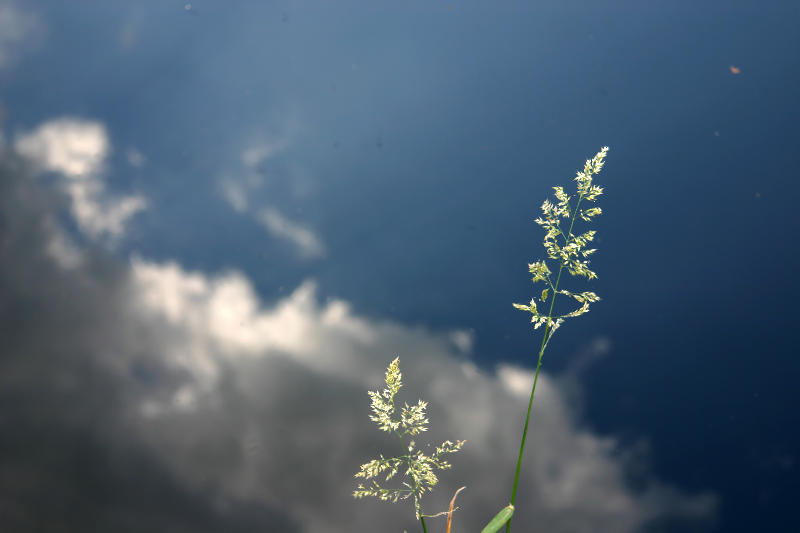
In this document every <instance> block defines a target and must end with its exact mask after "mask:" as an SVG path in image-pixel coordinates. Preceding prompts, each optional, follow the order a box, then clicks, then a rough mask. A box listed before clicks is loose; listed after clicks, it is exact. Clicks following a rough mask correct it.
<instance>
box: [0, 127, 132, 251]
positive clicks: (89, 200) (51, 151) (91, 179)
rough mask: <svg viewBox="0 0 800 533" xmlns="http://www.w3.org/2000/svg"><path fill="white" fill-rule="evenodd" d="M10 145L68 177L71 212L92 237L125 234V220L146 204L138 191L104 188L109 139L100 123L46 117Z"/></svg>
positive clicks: (43, 166) (67, 189)
mask: <svg viewBox="0 0 800 533" xmlns="http://www.w3.org/2000/svg"><path fill="white" fill-rule="evenodd" d="M14 147H15V148H16V151H17V152H18V153H20V154H21V155H23V156H25V157H27V158H29V159H30V160H32V161H34V162H35V163H37V164H38V165H39V167H40V168H41V169H42V170H46V171H50V172H58V173H60V174H62V175H64V176H65V177H66V178H67V181H66V183H65V185H64V189H65V191H66V193H67V194H68V195H69V196H70V198H71V200H72V214H73V216H74V217H75V220H76V221H77V223H78V225H79V227H80V228H81V230H83V232H84V233H85V234H87V235H88V236H90V237H92V238H94V239H98V238H102V237H107V238H109V239H110V240H111V242H114V241H115V240H116V239H118V238H120V237H121V236H122V235H123V234H124V231H125V224H126V223H127V222H128V220H129V219H130V218H131V217H133V215H135V214H136V213H138V212H140V211H143V210H144V209H146V207H147V201H146V200H145V198H144V197H143V196H141V195H130V196H123V197H119V198H109V197H108V196H107V195H106V194H105V193H104V189H105V186H104V183H103V181H102V176H103V172H104V170H105V169H104V166H105V161H106V158H107V157H108V154H109V152H110V150H111V143H110V142H109V139H108V134H107V132H106V128H105V126H104V125H103V124H102V123H100V122H96V121H86V120H80V119H74V118H60V119H55V120H51V121H49V122H45V123H44V124H42V125H41V126H39V127H38V128H36V129H35V130H33V131H32V132H30V133H27V134H24V135H20V136H18V137H17V139H16V142H15V144H14Z"/></svg>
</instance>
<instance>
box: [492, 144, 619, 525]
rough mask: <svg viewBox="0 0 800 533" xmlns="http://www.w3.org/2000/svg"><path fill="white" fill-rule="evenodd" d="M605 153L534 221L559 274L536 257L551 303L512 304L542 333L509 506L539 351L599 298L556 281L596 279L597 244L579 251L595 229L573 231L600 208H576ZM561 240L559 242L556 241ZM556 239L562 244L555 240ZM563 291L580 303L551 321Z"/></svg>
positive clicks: (534, 266) (597, 191) (595, 191)
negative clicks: (592, 260) (542, 307)
mask: <svg viewBox="0 0 800 533" xmlns="http://www.w3.org/2000/svg"><path fill="white" fill-rule="evenodd" d="M607 153H608V147H607V146H604V147H603V148H602V150H600V151H599V152H598V153H597V154H596V155H595V156H594V157H593V158H592V159H587V160H586V164H585V165H584V167H583V171H582V172H578V175H577V176H576V177H575V181H577V182H578V191H577V195H578V197H577V201H576V203H575V207H574V208H573V207H572V206H571V205H570V200H571V199H572V197H570V196H569V195H567V194H566V193H565V192H564V188H563V187H553V190H554V191H555V197H556V203H555V204H553V203H551V202H550V201H549V200H545V201H544V203H543V204H542V214H543V215H544V218H541V217H539V218H537V219H536V223H537V224H539V225H540V226H542V227H543V228H544V229H545V230H546V233H545V237H544V247H545V250H546V251H547V256H548V258H549V259H552V260H556V261H558V274H557V275H556V281H555V283H553V282H552V280H551V277H550V274H551V272H550V269H549V268H548V266H547V261H546V260H540V261H537V262H535V263H531V264H530V265H528V270H529V272H530V273H531V274H533V282H534V283H537V282H539V281H542V282H545V283H546V284H547V287H546V288H545V289H544V290H543V291H542V294H541V296H540V298H539V300H540V301H541V302H543V303H546V302H547V300H548V296H550V295H549V294H548V293H549V291H550V290H552V291H553V293H552V296H550V297H549V300H550V308H549V310H548V311H547V314H546V315H544V314H540V313H539V311H538V310H537V308H536V299H535V298H534V299H531V302H530V304H528V305H524V304H514V307H516V308H517V309H520V310H523V311H528V312H530V313H531V314H532V315H533V316H532V318H531V322H533V324H534V328H539V327H540V326H542V325H544V334H543V335H542V343H541V346H540V347H539V358H538V361H537V362H536V374H535V375H534V377H533V385H532V386H531V395H530V398H529V399H528V412H527V413H526V414H525V424H524V425H523V426H522V439H521V440H520V444H519V456H518V457H517V467H516V469H515V470H514V485H513V487H512V489H511V505H516V501H517V488H518V486H519V473H520V470H521V469H522V455H523V454H524V452H525V441H526V439H527V437H528V425H529V424H530V420H531V411H532V409H533V396H534V394H535V393H536V383H537V382H538V381H539V370H541V367H542V358H543V357H544V351H545V349H546V348H547V344H548V342H550V338H551V337H552V336H553V333H555V331H556V329H558V327H559V326H560V325H561V324H562V323H563V321H564V319H565V318H572V317H576V316H579V315H582V314H584V313H586V312H588V311H589V303H591V302H596V301H598V300H600V297H598V296H597V295H596V294H595V293H593V292H582V293H573V292H570V291H568V290H564V289H561V290H559V284H560V283H561V274H563V272H564V269H565V268H566V269H567V271H568V272H569V273H570V274H571V275H573V276H578V277H585V278H587V279H588V280H591V279H595V278H597V274H595V273H594V272H593V271H591V270H589V267H588V265H589V261H588V259H586V258H587V257H589V256H590V255H592V254H593V253H594V252H595V251H596V249H588V250H584V248H585V247H586V245H587V244H588V243H589V242H591V241H593V240H594V236H595V231H594V230H592V231H587V232H585V233H583V234H581V235H575V234H574V233H572V230H573V228H574V227H575V220H577V218H578V217H579V216H580V218H581V219H582V220H584V221H586V222H590V221H591V220H592V218H593V217H595V216H597V215H599V214H601V213H602V210H601V209H600V208H599V207H591V208H589V209H581V203H582V202H584V201H587V202H594V201H595V200H597V198H598V197H599V196H600V195H602V194H603V189H602V188H601V187H598V186H597V185H593V184H592V176H594V175H596V174H598V173H599V172H600V171H601V170H602V168H603V164H604V163H605V157H606V154H607ZM561 218H568V219H569V229H568V230H567V231H566V233H565V232H564V230H563V229H562V228H561V220H560V219H561ZM561 241H563V243H561ZM560 243H561V244H560ZM559 294H562V295H564V296H569V297H572V298H573V299H575V300H577V301H578V303H580V304H581V306H580V307H579V308H578V309H576V310H574V311H572V312H570V313H567V314H565V315H561V316H557V317H555V318H556V319H555V320H553V309H554V308H555V303H556V297H557V296H558V295H559ZM510 532H511V519H510V518H509V520H508V522H507V523H506V533H510Z"/></svg>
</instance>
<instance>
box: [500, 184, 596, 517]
mask: <svg viewBox="0 0 800 533" xmlns="http://www.w3.org/2000/svg"><path fill="white" fill-rule="evenodd" d="M581 200H583V195H581V196H579V197H578V203H577V204H575V211H573V213H572V220H571V221H570V224H569V231H567V235H566V236H565V240H566V242H565V244H564V246H566V245H567V244H569V241H570V236H571V235H572V226H573V225H575V217H576V216H577V214H578V208H579V207H580V205H581ZM562 235H563V233H562ZM563 270H564V261H561V266H560V267H559V268H558V276H557V277H556V284H555V287H554V288H553V297H552V298H551V299H550V310H549V311H548V313H547V323H546V325H545V327H544V335H542V345H541V346H540V347H539V361H538V362H537V363H536V375H534V377H533V386H532V387H531V397H530V399H528V413H527V414H526V415H525V425H524V426H523V427H522V441H521V442H520V444H519V457H518V458H517V468H516V470H515V471H514V487H513V488H512V489H511V505H516V501H517V485H518V484H519V472H520V470H521V469H522V454H523V453H524V452H525V440H526V439H527V437H528V424H529V423H530V420H531V409H532V408H533V394H534V393H535V392H536V383H537V382H538V381H539V370H540V369H541V367H542V357H543V356H544V349H545V348H546V347H547V341H548V340H549V336H550V335H551V334H552V333H551V331H550V320H551V319H552V318H553V307H554V306H555V304H556V296H557V294H558V283H559V282H560V281H561V273H562V272H563ZM506 533H511V519H510V518H509V520H508V522H506Z"/></svg>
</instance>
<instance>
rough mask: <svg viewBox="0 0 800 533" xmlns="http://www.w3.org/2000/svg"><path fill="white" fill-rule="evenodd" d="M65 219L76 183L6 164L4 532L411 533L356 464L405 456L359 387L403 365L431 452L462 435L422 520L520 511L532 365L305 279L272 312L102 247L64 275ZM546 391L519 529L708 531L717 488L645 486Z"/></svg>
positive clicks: (226, 279) (626, 457)
mask: <svg viewBox="0 0 800 533" xmlns="http://www.w3.org/2000/svg"><path fill="white" fill-rule="evenodd" d="M68 214H69V200H68V198H67V197H66V196H64V195H63V193H59V192H58V189H55V188H50V187H49V186H45V185H43V184H38V183H37V181H36V179H35V176H34V175H33V174H32V171H31V170H30V169H29V168H28V167H27V164H26V162H24V161H23V160H21V159H20V158H19V157H18V156H17V155H16V154H14V153H12V152H6V153H5V154H4V155H3V158H2V163H0V338H2V352H1V353H0V522H2V523H3V524H4V527H3V531H11V532H13V531H35V530H46V531H86V530H94V531H167V532H172V531H175V532H178V531H192V532H206V531H208V532H211V531H220V532H222V531H225V532H231V531H233V532H236V531H248V532H250V531H256V530H258V531H304V532H310V533H318V532H323V531H325V532H352V531H375V530H377V529H379V528H380V529H387V528H388V529H389V530H392V531H398V532H399V531H402V530H403V529H404V528H405V529H407V530H409V531H412V530H415V525H414V523H413V510H412V507H411V505H410V504H407V505H388V504H383V503H380V502H373V501H354V500H353V498H352V496H351V493H352V490H353V488H354V486H355V480H354V479H353V474H354V473H355V472H356V471H357V469H358V466H359V465H360V464H361V463H363V462H366V461H367V460H368V459H370V458H372V457H373V456H375V455H377V454H378V453H379V452H386V453H392V452H393V451H395V450H393V449H392V446H393V445H394V443H392V442H391V441H390V440H387V439H386V438H384V436H383V434H381V433H380V432H379V431H378V430H377V429H376V428H375V426H374V424H372V423H371V422H370V421H369V420H368V414H369V407H368V405H369V404H368V398H367V395H366V390H367V389H378V388H381V386H382V375H383V371H384V369H385V367H386V364H387V363H388V362H389V361H390V360H391V359H392V358H393V357H394V356H395V355H398V356H400V365H401V370H402V371H403V373H404V382H405V383H406V387H405V388H404V389H403V391H401V395H402V399H403V400H407V401H409V402H412V401H415V400H416V399H417V398H419V397H421V398H423V399H425V400H428V401H429V402H430V407H429V413H430V419H431V427H432V429H431V431H430V432H429V435H427V437H429V438H426V439H420V442H431V443H433V444H438V443H439V442H441V440H444V439H451V440H453V439H466V440H467V444H466V446H465V448H464V450H463V451H462V452H460V453H459V454H457V455H456V456H454V457H453V461H452V462H453V464H454V468H453V470H451V471H448V472H446V473H444V474H443V476H442V480H441V484H440V486H439V487H438V489H437V490H436V492H435V493H434V494H433V495H430V496H429V497H426V499H425V500H424V505H425V510H426V512H429V513H434V512H437V511H441V510H443V509H445V508H446V504H447V502H448V501H449V499H450V497H451V496H452V494H453V492H454V491H455V490H456V489H457V488H458V487H459V486H462V485H466V486H467V490H466V491H465V492H464V493H462V494H461V495H460V496H459V502H458V503H459V505H460V506H461V508H462V510H461V511H459V512H458V515H457V517H456V521H455V526H454V527H455V531H476V530H478V529H479V528H480V527H481V526H482V525H483V523H484V522H486V521H487V520H488V518H490V517H491V515H493V514H494V513H495V512H496V511H497V510H498V509H499V508H500V507H502V506H503V505H505V504H506V503H507V498H508V490H509V485H510V483H509V482H510V478H511V474H512V472H511V470H512V468H513V461H514V458H515V454H516V450H515V448H517V447H518V438H519V431H520V423H521V417H522V414H523V413H524V408H525V405H526V401H527V388H528V387H529V383H530V379H531V377H532V374H531V373H530V371H529V370H526V369H521V368H516V367H510V366H503V365H501V366H500V367H498V368H497V369H496V372H494V373H490V372H486V371H484V370H481V369H479V368H476V367H475V366H474V365H472V364H471V363H470V362H469V350H470V349H471V348H470V346H471V339H470V337H469V335H468V334H467V333H466V332H463V331H431V330H428V329H426V328H423V327H411V326H407V325H404V324H400V323H395V322H387V321H377V320H373V319H370V318H369V317H364V316H359V315H358V314H356V313H355V312H354V311H353V310H352V309H351V308H350V306H349V305H348V304H347V302H345V301H343V300H331V301H328V302H324V303H323V302H319V301H318V299H317V297H316V295H315V287H314V283H313V282H306V283H304V284H302V285H300V286H299V287H298V288H297V289H296V290H295V291H294V292H293V293H292V294H291V295H289V296H287V297H285V298H283V299H281V300H279V301H276V302H272V303H268V302H264V301H262V300H261V298H260V297H259V295H258V294H257V293H256V292H255V289H254V288H253V286H252V284H251V283H250V281H249V280H248V279H247V278H246V277H245V276H244V275H242V274H241V273H239V272H237V271H235V270H230V271H225V272H219V273H213V274H211V273H204V272H192V271H189V270H187V269H186V268H184V267H183V266H182V265H181V264H180V263H179V262H177V261H173V262H165V263H157V262H153V261H150V260H148V259H146V258H142V257H136V256H134V257H133V258H132V259H131V260H130V261H127V262H126V261H123V260H120V259H119V258H115V257H112V256H110V255H109V254H108V252H106V251H104V250H103V249H101V248H99V247H98V245H96V244H94V243H93V242H92V241H88V242H87V243H85V244H83V245H82V247H80V248H78V251H77V252H76V253H79V254H80V256H81V260H80V261H78V262H72V263H70V264H69V265H66V266H65V265H64V264H63V262H59V261H58V260H57V257H54V255H53V253H51V251H52V249H53V248H52V242H53V240H54V239H58V238H59V234H58V232H57V231H56V229H55V228H58V227H60V226H59V224H60V223H59V220H61V218H62V217H65V216H68ZM598 346H599V347H600V348H598V349H599V350H607V349H608V346H607V343H603V342H600V343H598ZM539 386H540V387H541V389H539V390H540V392H541V395H540V396H539V395H538V393H537V401H536V407H535V413H536V414H535V418H534V422H533V426H532V433H531V434H530V437H529V438H530V441H529V443H530V447H529V448H528V450H529V451H528V453H527V456H526V465H525V468H524V472H523V478H522V479H523V482H522V486H521V489H520V500H519V501H518V504H519V505H518V508H519V510H520V511H519V513H518V516H517V518H516V519H515V525H516V527H517V528H518V530H520V531H530V530H532V529H534V528H536V529H537V530H542V531H552V532H558V531H565V532H566V531H570V532H575V531H578V532H580V531H586V532H588V531H592V532H600V533H602V532H612V531H613V532H615V533H616V532H626V531H631V532H632V531H646V530H648V528H651V527H656V526H657V525H658V524H663V523H668V522H671V521H683V522H685V523H686V524H687V525H694V526H699V527H703V526H708V525H709V524H711V523H712V521H713V517H714V514H715V508H716V504H717V502H716V497H715V496H714V495H713V494H710V493H687V492H684V491H682V490H681V489H680V488H677V487H672V486H669V485H666V484H663V483H661V482H659V481H658V480H657V479H653V478H652V477H651V476H649V475H646V476H645V477H644V479H642V480H639V482H638V483H637V486H636V487H633V486H631V484H630V483H629V481H628V477H629V470H630V469H631V468H632V467H633V466H637V465H640V462H641V460H642V458H641V457H633V456H634V455H636V454H635V453H634V451H632V450H625V449H623V448H622V447H621V446H620V445H619V443H618V442H617V441H616V440H615V439H614V438H613V437H612V436H601V435H596V434H594V433H592V432H590V431H589V430H587V429H585V428H583V427H581V424H580V421H579V420H578V418H577V412H576V409H575V408H574V406H573V405H572V403H571V401H570V397H571V396H570V394H569V390H570V389H572V388H574V387H576V386H578V385H576V384H575V383H574V382H571V383H569V384H565V383H562V382H561V381H560V380H558V379H555V378H553V377H551V376H549V375H544V376H543V377H542V378H540V385H539ZM645 459H646V458H645ZM406 503H407V502H406ZM432 529H433V530H441V529H443V526H441V524H438V523H434V525H433V526H432Z"/></svg>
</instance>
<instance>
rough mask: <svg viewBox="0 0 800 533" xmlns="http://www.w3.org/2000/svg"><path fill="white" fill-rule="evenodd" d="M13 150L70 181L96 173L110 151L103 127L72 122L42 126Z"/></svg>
mask: <svg viewBox="0 0 800 533" xmlns="http://www.w3.org/2000/svg"><path fill="white" fill-rule="evenodd" d="M15 147H16V149H17V151H18V152H19V153H20V154H22V155H24V156H26V157H28V158H30V159H33V160H35V161H36V162H37V163H39V164H40V165H41V166H42V167H43V168H44V169H45V170H49V171H54V172H60V173H62V174H64V175H65V176H67V177H70V178H73V179H81V178H87V177H90V176H91V175H93V174H97V173H98V172H100V171H101V170H102V165H103V162H104V161H105V158H106V156H107V155H108V152H109V149H110V146H109V142H108V135H107V133H106V129H105V126H103V125H102V124H101V123H99V122H90V121H84V120H78V119H72V118H61V119H56V120H51V121H49V122H45V123H44V124H42V125H41V126H39V127H38V128H36V129H35V130H34V131H32V132H31V133H29V134H27V135H23V136H20V137H19V138H18V139H17V141H16V144H15Z"/></svg>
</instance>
